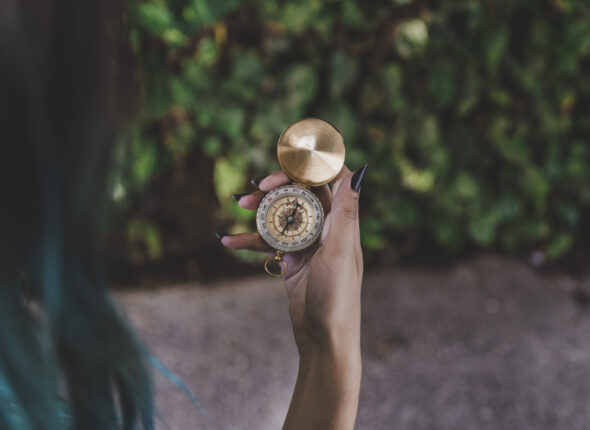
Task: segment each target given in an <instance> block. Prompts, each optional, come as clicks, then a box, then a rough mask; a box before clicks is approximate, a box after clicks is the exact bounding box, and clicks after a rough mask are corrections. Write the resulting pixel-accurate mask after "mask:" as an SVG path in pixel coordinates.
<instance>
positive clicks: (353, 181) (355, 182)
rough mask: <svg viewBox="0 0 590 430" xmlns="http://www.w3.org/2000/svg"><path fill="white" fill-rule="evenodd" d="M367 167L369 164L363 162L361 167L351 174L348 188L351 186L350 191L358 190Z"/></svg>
mask: <svg viewBox="0 0 590 430" xmlns="http://www.w3.org/2000/svg"><path fill="white" fill-rule="evenodd" d="M367 167H369V165H368V164H365V165H364V166H363V167H361V168H360V169H358V170H357V171H356V172H355V173H354V175H352V178H350V188H352V191H354V192H358V190H360V188H361V182H363V178H364V177H365V172H366V171H367Z"/></svg>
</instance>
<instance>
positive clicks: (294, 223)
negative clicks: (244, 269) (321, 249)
mask: <svg viewBox="0 0 590 430" xmlns="http://www.w3.org/2000/svg"><path fill="white" fill-rule="evenodd" d="M344 154H345V152H344V140H343V139H342V135H341V134H340V132H339V131H338V130H336V128H335V127H334V126H333V125H331V124H330V123H328V122H326V121H322V120H321V119H315V118H306V119H303V120H300V121H297V122H295V123H293V124H291V125H290V126H289V127H287V128H286V129H285V131H283V133H282V134H281V136H280V137H279V142H278V145H277V157H278V159H279V163H280V165H281V168H282V169H283V171H284V172H285V173H286V174H287V176H288V177H289V178H290V179H291V180H292V181H293V183H292V184H290V185H285V186H282V187H278V188H275V189H274V190H272V191H271V192H269V193H268V194H267V195H266V196H265V197H264V199H262V201H261V202H260V205H259V206H258V211H257V212H256V228H257V229H258V233H260V236H261V237H262V239H263V240H264V241H265V242H266V243H268V244H269V245H270V246H271V247H272V248H273V249H275V250H276V254H275V255H273V256H272V257H269V258H267V259H266V261H265V263H264V269H265V270H266V272H267V273H268V274H269V275H272V276H275V277H281V276H283V275H284V274H285V272H286V271H287V263H286V262H285V260H284V258H283V257H284V255H285V253H287V252H294V251H301V250H302V249H306V248H308V247H310V246H311V245H313V244H314V243H315V242H316V241H317V240H318V238H319V237H320V234H321V232H322V227H323V226H324V210H323V208H322V204H321V202H320V200H319V199H318V198H317V197H316V195H315V194H314V193H313V192H312V191H311V190H310V187H315V186H319V185H323V184H326V183H328V182H330V181H331V180H332V179H334V178H335V177H336V175H338V173H339V172H340V170H341V169H342V166H343V165H344Z"/></svg>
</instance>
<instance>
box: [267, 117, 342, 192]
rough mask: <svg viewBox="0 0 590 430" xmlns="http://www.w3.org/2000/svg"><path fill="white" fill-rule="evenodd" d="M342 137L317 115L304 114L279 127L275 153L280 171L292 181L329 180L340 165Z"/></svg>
mask: <svg viewBox="0 0 590 430" xmlns="http://www.w3.org/2000/svg"><path fill="white" fill-rule="evenodd" d="M344 153H345V151H344V139H343V138H342V135H341V134H340V132H339V131H338V130H336V128H335V127H334V126H333V125H332V124H330V123H328V122H326V121H323V120H321V119H316V118H306V119H302V120H301V121H297V122H294V123H293V124H291V125H290V126H289V127H287V128H286V129H285V131H283V133H282V134H281V137H279V143H278V145H277V157H278V159H279V163H280V165H281V168H282V169H283V171H284V172H285V173H286V174H287V176H288V177H289V178H291V179H293V180H294V181H295V182H299V183H302V184H305V185H309V186H318V185H323V184H326V183H328V182H330V181H331V180H332V179H334V178H335V177H336V175H338V173H339V172H340V170H341V169H342V166H343V165H344Z"/></svg>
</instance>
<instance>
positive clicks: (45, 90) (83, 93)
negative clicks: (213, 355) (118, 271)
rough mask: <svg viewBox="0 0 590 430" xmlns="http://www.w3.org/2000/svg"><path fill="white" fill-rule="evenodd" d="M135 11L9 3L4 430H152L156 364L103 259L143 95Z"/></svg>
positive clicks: (1, 70)
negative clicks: (113, 180) (131, 125)
mask: <svg viewBox="0 0 590 430" xmlns="http://www.w3.org/2000/svg"><path fill="white" fill-rule="evenodd" d="M123 3H124V2H122V1H120V0H95V1H79V0H46V1H43V2H36V1H33V0H4V1H3V2H2V3H0V428H2V429H7V430H17V429H18V430H29V429H30V430H41V429H43V430H57V429H60V430H61V429H64V428H73V429H80V430H94V429H101V430H102V429H109V430H110V429H117V428H123V429H135V428H145V429H151V428H153V418H152V416H153V413H152V411H153V404H152V388H151V382H150V378H149V372H148V370H147V368H146V363H145V354H143V353H142V349H141V346H140V345H139V343H138V341H137V340H136V338H135V337H134V335H133V333H132V330H131V329H130V328H129V327H128V325H127V324H126V322H125V321H124V319H123V318H122V316H121V315H120V314H119V312H118V311H117V309H116V307H115V306H114V304H113V303H112V301H111V300H110V298H109V295H108V292H107V289H106V285H105V280H104V279H103V275H102V274H103V269H102V267H101V264H100V255H99V254H100V253H99V238H100V234H99V233H100V232H99V226H100V225H101V223H102V222H103V220H104V218H105V216H106V214H107V213H108V202H109V199H108V194H107V192H106V191H107V188H108V187H107V185H108V179H109V172H110V166H111V164H112V163H111V160H112V153H113V148H114V145H115V142H116V141H117V136H118V133H119V131H120V129H121V128H122V126H123V125H124V123H125V121H126V120H127V119H129V118H130V116H131V115H132V114H133V112H134V104H135V103H134V101H135V94H136V88H137V73H136V71H135V70H136V68H135V67H134V62H133V58H134V57H133V55H132V54H131V53H130V51H129V49H128V47H127V43H126V41H127V33H126V27H125V25H126V22H127V18H126V13H125V10H124V4H123ZM22 273H26V277H27V279H30V293H31V303H32V304H31V305H28V304H27V303H25V301H23V296H22V290H21V289H20V288H19V282H21V280H22Z"/></svg>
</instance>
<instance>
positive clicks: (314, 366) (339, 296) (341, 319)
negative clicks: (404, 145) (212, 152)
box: [222, 167, 366, 430]
mask: <svg viewBox="0 0 590 430" xmlns="http://www.w3.org/2000/svg"><path fill="white" fill-rule="evenodd" d="M365 169H366V167H365V168H362V169H360V170H359V171H357V172H356V173H355V174H352V173H350V171H349V170H348V169H347V168H346V167H345V168H344V169H343V171H342V172H341V173H340V174H339V175H338V177H337V179H336V180H335V181H334V183H333V186H332V189H331V190H330V188H329V187H328V186H323V187H321V188H318V189H316V192H317V194H318V196H319V198H320V200H321V201H322V203H323V205H324V209H325V211H326V213H327V214H328V215H327V216H326V221H325V224H324V230H323V232H322V236H321V237H320V240H319V243H318V244H317V246H316V247H315V248H314V249H312V250H306V251H303V252H299V253H293V254H289V255H287V256H286V258H287V259H288V263H289V271H288V272H287V273H286V275H285V288H286V291H287V295H288V297H289V315H290V317H291V322H292V324H293V332H294V335H295V342H296V343H297V347H298V349H299V355H300V360H299V373H298V376H297V382H296V385H295V389H294V392H293V398H292V400H291V404H290V407H289V411H288V413H287V418H286V420H285V424H284V427H283V428H284V430H294V429H297V430H299V429H305V430H315V429H317V430H332V429H333V430H348V429H353V428H354V422H355V419H356V413H357V407H358V397H359V391H360V383H361V373H362V364H361V353H360V319H361V306H360V296H361V281H362V275H363V261H362V251H361V247H360V233H359V222H358V197H359V189H360V181H361V180H362V177H363V175H364V172H365ZM288 181H289V179H288V178H287V177H286V176H285V175H284V173H282V172H276V173H274V174H272V175H270V176H268V177H267V178H265V179H264V180H263V181H262V182H261V183H260V184H259V187H260V189H261V190H262V191H263V192H264V191H270V190H271V189H272V188H275V187H277V186H280V185H284V184H286V183H288ZM263 195H264V193H260V192H259V193H254V194H251V195H248V196H244V197H241V198H240V199H239V204H240V206H242V207H244V208H247V209H256V207H257V205H258V203H259V202H260V200H261V199H262V196H263ZM222 241H223V244H224V245H225V246H228V247H230V248H232V249H242V248H246V249H254V250H261V251H270V249H269V248H268V247H267V246H266V245H265V244H264V243H263V242H262V240H261V239H260V237H259V236H257V235H253V234H243V235H235V236H225V237H223V239H222Z"/></svg>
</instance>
